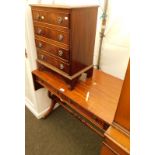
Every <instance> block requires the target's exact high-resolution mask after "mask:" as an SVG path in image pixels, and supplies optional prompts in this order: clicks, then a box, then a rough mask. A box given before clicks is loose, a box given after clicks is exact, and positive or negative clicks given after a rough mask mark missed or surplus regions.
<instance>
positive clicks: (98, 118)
mask: <svg viewBox="0 0 155 155" xmlns="http://www.w3.org/2000/svg"><path fill="white" fill-rule="evenodd" d="M32 74H33V79H34V87H35V89H36V90H37V89H39V88H42V87H44V88H47V89H48V91H49V94H48V96H49V97H50V98H52V104H51V107H52V109H53V107H54V105H55V103H56V102H58V103H59V104H60V105H61V106H62V107H63V108H64V109H66V110H67V111H68V112H70V113H71V114H73V115H74V116H75V117H76V118H78V119H79V120H80V121H82V122H83V123H84V124H85V125H87V126H88V127H90V128H91V129H92V130H94V131H95V132H96V133H97V134H99V135H100V136H102V137H104V133H105V131H106V130H107V129H108V127H109V126H110V125H111V124H112V122H113V119H114V115H115V112H116V109H117V104H118V101H119V97H120V94H121V89H122V84H123V80H120V79H118V78H116V77H113V76H111V75H109V74H106V73H104V72H102V71H99V70H96V69H94V70H93V76H92V77H91V78H88V79H86V81H79V82H78V83H77V85H76V87H75V88H74V89H73V90H69V89H68V86H67V84H66V83H65V82H64V80H63V79H62V77H60V76H59V75H57V74H54V73H51V72H48V71H40V70H34V71H33V72H32Z"/></svg>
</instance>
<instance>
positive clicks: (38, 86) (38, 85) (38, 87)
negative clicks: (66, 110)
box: [32, 74, 43, 90]
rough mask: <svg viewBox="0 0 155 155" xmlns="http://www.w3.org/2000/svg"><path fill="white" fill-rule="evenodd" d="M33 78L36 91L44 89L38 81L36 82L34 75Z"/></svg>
mask: <svg viewBox="0 0 155 155" xmlns="http://www.w3.org/2000/svg"><path fill="white" fill-rule="evenodd" d="M32 77H33V84H34V89H35V90H38V89H40V88H43V86H42V85H40V84H39V83H38V82H37V81H36V76H35V75H34V74H32Z"/></svg>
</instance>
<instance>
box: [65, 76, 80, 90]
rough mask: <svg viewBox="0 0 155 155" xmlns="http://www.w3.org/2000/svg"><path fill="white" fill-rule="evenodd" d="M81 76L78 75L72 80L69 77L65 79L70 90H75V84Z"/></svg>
mask: <svg viewBox="0 0 155 155" xmlns="http://www.w3.org/2000/svg"><path fill="white" fill-rule="evenodd" d="M79 77H80V76H78V77H76V78H75V79H72V80H69V79H65V81H66V83H67V84H68V88H69V89H70V90H73V89H74V87H75V85H76V84H77V82H78V80H79Z"/></svg>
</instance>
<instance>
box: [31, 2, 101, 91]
mask: <svg viewBox="0 0 155 155" xmlns="http://www.w3.org/2000/svg"><path fill="white" fill-rule="evenodd" d="M31 9H32V18H33V24H34V33H35V44H36V49H37V64H38V68H39V69H45V70H49V71H54V72H55V73H56V74H59V75H61V76H62V77H63V78H64V79H65V81H66V82H67V83H68V84H69V86H70V88H71V89H73V88H74V86H75V84H76V82H77V80H78V78H79V77H80V76H81V74H82V73H87V77H91V76H92V72H93V55H94V43H95V34H96V19H97V10H98V6H76V7H75V6H74V7H73V6H72V7H71V6H56V5H31Z"/></svg>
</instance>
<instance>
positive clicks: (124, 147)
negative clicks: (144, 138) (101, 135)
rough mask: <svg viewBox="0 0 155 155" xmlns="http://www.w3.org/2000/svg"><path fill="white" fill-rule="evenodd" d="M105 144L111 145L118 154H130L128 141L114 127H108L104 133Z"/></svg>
mask: <svg viewBox="0 0 155 155" xmlns="http://www.w3.org/2000/svg"><path fill="white" fill-rule="evenodd" d="M105 137H106V138H105V143H107V144H109V145H111V147H112V148H114V150H116V151H117V152H118V153H119V154H130V139H129V136H127V135H125V134H124V133H122V132H121V131H119V130H118V129H116V128H115V127H112V126H111V127H109V129H108V130H107V131H106V132H105Z"/></svg>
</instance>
